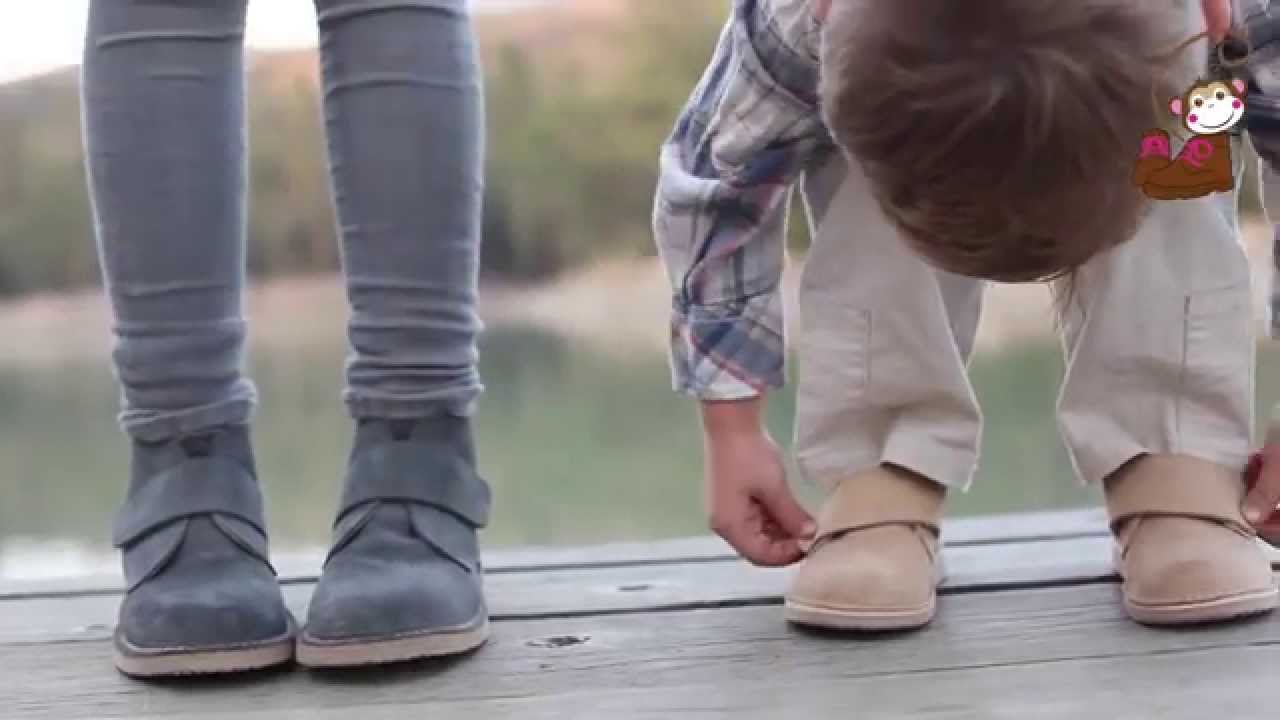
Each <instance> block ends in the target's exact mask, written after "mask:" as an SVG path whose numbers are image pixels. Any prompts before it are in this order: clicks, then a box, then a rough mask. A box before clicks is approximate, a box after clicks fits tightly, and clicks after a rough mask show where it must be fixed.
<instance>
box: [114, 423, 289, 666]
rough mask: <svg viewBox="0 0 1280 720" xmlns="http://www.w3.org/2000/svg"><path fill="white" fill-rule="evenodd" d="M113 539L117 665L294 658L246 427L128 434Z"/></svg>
mask: <svg viewBox="0 0 1280 720" xmlns="http://www.w3.org/2000/svg"><path fill="white" fill-rule="evenodd" d="M112 539H113V542H114V544H115V546H116V547H117V548H120V549H121V551H122V561H123V566H124V576H125V582H126V585H127V591H126V594H125V597H124V600H123V602H122V603H121V605H120V616H119V623H118V624H117V627H116V632H115V653H114V657H115V664H116V667H117V668H119V669H120V670H121V671H122V672H124V673H126V674H128V675H135V676H163V675H190V674H206V673H223V672H233V671H241V670H253V669H259V668H264V667H268V666H271V665H277V664H281V663H284V662H288V661H289V660H290V659H292V657H293V636H294V634H295V633H294V623H293V619H292V618H291V617H290V616H289V613H288V611H287V610H286V609H285V606H284V601H283V598H282V596H281V593H280V586H279V584H278V583H277V582H276V575H275V571H274V570H273V569H272V567H271V565H270V563H269V562H268V557H267V537H266V534H265V530H264V521H263V505H262V495H261V493H260V490H259V487H258V481H257V477H256V472H255V467H254V458H253V453H252V450H251V448H250V444H249V437H248V430H247V429H246V428H244V427H234V428H220V429H218V430H214V431H210V432H209V433H207V434H203V435H199V436H191V437H185V438H180V439H175V440H172V441H168V442H162V443H154V444H147V443H141V442H137V441H135V442H134V447H133V476H132V479H131V481H130V484H129V492H128V496H127V498H126V500H125V503H124V506H123V507H122V508H121V509H120V511H119V513H118V514H117V516H116V522H115V529H114V533H113V538H112Z"/></svg>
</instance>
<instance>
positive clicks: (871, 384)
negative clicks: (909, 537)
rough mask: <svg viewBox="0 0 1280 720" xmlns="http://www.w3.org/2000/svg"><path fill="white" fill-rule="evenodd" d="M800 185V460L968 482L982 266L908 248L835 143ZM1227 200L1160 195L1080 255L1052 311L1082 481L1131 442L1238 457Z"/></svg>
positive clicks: (1243, 425)
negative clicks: (963, 271)
mask: <svg viewBox="0 0 1280 720" xmlns="http://www.w3.org/2000/svg"><path fill="white" fill-rule="evenodd" d="M1234 150H1235V155H1236V162H1237V166H1241V165H1242V163H1240V161H1239V156H1240V152H1241V150H1240V145H1239V144H1238V143H1237V144H1236V145H1235V146H1234ZM1238 174H1239V173H1238ZM805 196H806V200H807V202H808V204H809V207H810V214H811V217H812V218H814V221H815V224H816V226H817V227H816V234H815V240H814V244H813V246H812V249H811V251H810V254H809V256H808V260H807V262H806V265H805V270H804V273H803V276H802V280H801V287H800V314H799V317H798V318H796V321H798V322H793V323H792V338H793V340H794V342H795V344H796V347H797V348H798V353H797V354H798V363H799V364H798V367H799V385H798V390H797V393H798V398H797V403H798V406H797V420H796V430H795V432H796V436H795V446H796V456H797V461H798V465H799V467H800V470H801V473H802V475H804V476H805V478H806V479H807V480H809V481H811V482H816V483H818V484H820V485H822V486H825V487H827V488H830V487H831V486H832V485H833V484H834V483H835V482H838V481H839V480H841V479H843V478H846V477H848V476H850V475H851V474H853V473H854V472H857V471H859V470H861V469H864V468H867V467H870V466H873V465H875V464H878V463H885V462H888V463H894V464H898V465H902V466H904V467H907V468H910V469H912V470H914V471H916V472H918V473H921V474H923V475H925V476H927V477H929V478H932V479H933V480H935V481H937V482H940V483H943V484H946V485H948V486H951V487H956V488H967V487H968V486H969V484H970V483H971V482H972V479H973V476H974V473H975V470H976V467H977V461H978V448H979V444H980V440H981V433H982V413H981V411H980V409H979V404H978V401H977V399H976V398H975V396H974V392H973V388H972V387H971V385H970V383H969V379H968V376H967V373H966V365H967V362H968V359H969V355H970V352H971V349H972V348H973V343H974V334H975V332H976V330H977V327H978V319H979V314H980V311H981V308H982V303H983V289H984V283H983V282H981V281H978V280H973V279H969V278H963V277H958V276H954V275H948V274H945V273H941V272H939V271H936V270H934V269H932V268H931V267H930V266H928V265H927V264H926V263H925V262H924V261H923V260H921V259H920V258H919V257H917V256H916V255H914V254H913V253H912V252H911V251H910V250H909V249H908V248H907V247H906V246H905V245H904V243H903V242H902V241H901V240H900V239H899V236H898V233H897V232H896V231H895V230H894V229H893V228H892V227H891V226H890V224H889V223H888V222H887V221H886V219H885V218H884V216H883V214H882V213H881V212H880V210H879V209H878V207H877V206H876V204H875V202H874V201H873V199H872V198H871V196H870V194H869V192H868V189H867V185H866V182H865V178H864V177H863V175H862V173H861V172H860V171H859V170H857V169H856V167H854V166H850V165H846V163H845V162H844V161H843V160H837V161H833V162H832V163H830V164H828V165H827V166H825V167H823V168H821V169H818V170H816V171H815V172H813V173H810V176H809V177H808V178H807V179H806V186H805ZM1236 203H1237V197H1236V196H1235V195H1232V194H1219V195H1215V196H1211V197H1208V198H1203V199H1198V200H1186V201H1173V202H1159V203H1154V206H1153V209H1152V211H1151V213H1150V215H1149V216H1148V217H1147V219H1146V220H1145V222H1144V224H1143V225H1142V226H1141V228H1140V230H1139V232H1138V233H1137V235H1136V236H1135V237H1134V238H1133V240H1131V241H1130V242H1128V243H1126V244H1125V245H1123V246H1121V247H1119V248H1118V249H1116V250H1114V251H1111V252H1109V253H1107V254H1105V255H1102V256H1100V257H1098V258H1096V259H1095V260H1093V261H1092V262H1091V263H1090V264H1089V265H1087V266H1086V267H1084V268H1083V269H1082V271H1081V272H1080V274H1079V278H1078V280H1077V287H1076V290H1075V294H1074V301H1073V302H1071V303H1070V305H1069V306H1068V307H1066V308H1065V309H1064V310H1063V312H1061V313H1060V315H1059V318H1058V325H1059V326H1060V328H1061V331H1062V344H1063V347H1064V350H1065V353H1066V358H1067V371H1066V376H1065V378H1064V381H1063V384H1062V388H1061V391H1060V397H1059V403H1058V416H1059V425H1060V428H1061V432H1062V437H1063V440H1064V442H1065V444H1066V447H1067V450H1068V452H1069V454H1070V457H1071V459H1072V462H1073V464H1074V466H1075V469H1076V471H1077V474H1078V476H1079V477H1080V479H1081V480H1082V481H1085V482H1097V481H1099V480H1101V479H1102V478H1105V477H1106V476H1108V475H1109V474H1111V473H1112V472H1114V471H1115V470H1116V469H1118V468H1119V467H1120V466H1121V465H1123V464H1124V463H1126V462H1127V461H1129V460H1130V459H1132V458H1133V457H1135V456H1137V455H1139V454H1142V453H1180V454H1187V455H1193V456H1197V457H1200V458H1203V459H1205V460H1209V461H1212V462H1217V463H1223V464H1227V465H1233V466H1237V465H1238V466H1241V467H1243V464H1244V462H1245V460H1246V459H1247V455H1248V452H1249V450H1250V443H1251V439H1252V432H1253V428H1252V424H1253V416H1254V411H1253V398H1254V353H1255V340H1254V324H1253V319H1252V317H1251V313H1252V305H1251V302H1250V275H1249V267H1248V260H1247V258H1246V255H1245V251H1244V248H1243V246H1242V243H1241V240H1240V235H1239V229H1238V226H1237V218H1236V209H1237V208H1236ZM1052 320H1053V319H1052V318H1048V317H1047V318H1046V324H1049V325H1051V324H1052ZM1045 451H1046V452H1048V451H1049V448H1045Z"/></svg>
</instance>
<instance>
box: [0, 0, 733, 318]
mask: <svg viewBox="0 0 1280 720" xmlns="http://www.w3.org/2000/svg"><path fill="white" fill-rule="evenodd" d="M575 4H576V5H577V6H579V7H581V8H587V9H592V12H586V11H585V10H584V11H583V12H581V13H579V12H578V11H577V10H574V9H573V8H574V7H575ZM606 5H607V6H609V7H611V8H612V10H611V11H610V12H607V13H603V15H602V14H601V12H600V11H599V8H600V7H604V6H606ZM727 7H728V3H727V0H715V1H713V2H708V1H706V0H703V1H702V2H697V3H674V2H648V1H646V0H579V1H578V2H577V3H573V2H570V3H566V4H565V6H563V7H560V8H555V9H551V10H530V11H525V12H522V13H517V14H511V15H480V16H478V19H477V22H478V28H479V34H480V41H481V46H482V50H483V53H484V62H485V71H486V104H487V110H488V126H489V127H488V145H487V157H488V167H487V185H488V191H487V196H486V201H485V217H484V231H485V234H484V244H483V265H484V268H485V270H486V271H487V272H488V273H491V274H493V275H497V276H501V277H504V278H510V279H517V280H537V279H544V278H547V277H549V276H551V275H553V274H555V273H557V272H559V271H561V270H564V269H567V268H570V267H572V266H575V265H578V264H580V263H584V262H588V261H590V260H592V259H595V258H598V257H600V256H603V255H617V254H619V253H625V254H650V253H652V238H651V235H650V231H649V217H650V212H651V206H652V195H653V187H654V183H655V182H656V179H657V161H658V150H659V145H660V143H661V142H662V140H663V138H664V137H665V136H666V134H667V133H668V132H669V131H670V129H671V126H672V124H673V122H674V119H675V115H676V113H677V112H678V110H679V108H680V106H681V104H682V103H683V102H684V101H685V99H686V98H687V97H688V95H689V93H690V91H691V90H692V88H693V85H694V83H695V82H696V81H697V79H698V77H699V75H700V73H701V71H702V69H703V68H704V67H705V65H706V62H707V60H708V58H709V56H710V53H711V50H712V48H713V45H714V43H715V40H716V37H717V34H718V33H719V29H720V27H721V25H722V24H723V21H724V17H725V13H726V9H727ZM578 14H581V15H583V16H584V17H583V20H582V23H581V26H580V27H579V26H576V25H577V23H575V21H574V18H575V17H576V16H577V15H578ZM588 15H589V16H590V17H586V16H588ZM316 73H317V70H316V64H315V57H314V53H313V52H310V51H307V52H287V53H266V54H255V55H254V56H252V58H251V63H250V71H249V78H248V83H249V92H250V101H249V108H250V109H249V113H250V117H249V122H250V142H251V148H252V155H251V167H250V175H251V187H252V199H251V203H250V208H251V210H250V213H251V216H250V224H249V263H250V272H251V274H252V275H253V276H255V277H257V278H263V277H269V276H274V275H281V274H286V273H293V272H317V271H321V272H323V271H330V270H334V269H336V268H337V267H338V261H339V255H338V250H337V245H336V241H335V236H334V219H333V211H332V209H331V204H330V198H329V187H328V176H327V170H326V165H325V162H326V160H325V156H324V145H323V126H322V119H321V116H320V114H319V109H318V103H319V97H318V88H317V75H316ZM78 80H79V74H78V71H75V70H68V71H64V72H58V73H53V74H49V75H44V76H39V77H35V78H31V79H28V80H24V81H20V82H16V83H11V84H8V85H2V86H0V296H13V295H17V294H21V293H26V292H35V291H52V290H64V289H72V288H79V287H86V286H92V285H96V284H97V283H98V281H99V269H98V264H97V258H96V254H95V250H94V240H93V234H92V220H91V215H90V208H89V199H88V195H87V191H86V186H85V177H84V158H83V152H82V146H81V135H80V107H79V94H78V93H79V90H78Z"/></svg>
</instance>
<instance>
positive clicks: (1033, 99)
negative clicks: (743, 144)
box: [822, 0, 1194, 282]
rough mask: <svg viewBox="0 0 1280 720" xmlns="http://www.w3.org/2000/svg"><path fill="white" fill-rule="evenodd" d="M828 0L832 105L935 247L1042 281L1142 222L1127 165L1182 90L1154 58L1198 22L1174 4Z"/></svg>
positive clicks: (827, 109) (844, 143)
mask: <svg viewBox="0 0 1280 720" xmlns="http://www.w3.org/2000/svg"><path fill="white" fill-rule="evenodd" d="M834 6H835V9H834V10H833V13H832V16H831V18H830V19H829V25H828V28H827V33H826V37H825V40H824V45H825V48H824V58H823V83H822V84H823V87H822V96H823V107H824V110H823V112H824V117H825V120H826V122H827V124H828V126H829V127H830V129H831V132H832V135H833V136H834V138H835V140H836V142H837V143H838V144H839V145H840V146H841V147H842V148H844V149H845V150H846V151H848V153H849V154H850V155H852V156H853V157H854V158H856V160H857V162H858V164H859V165H860V166H861V167H862V169H863V170H864V171H865V172H866V174H867V176H868V179H869V180H870V182H871V186H872V188H873V191H874V192H875V194H876V196H877V199H878V201H879V203H880V205H881V207H882V208H883V209H884V211H885V213H886V214H887V215H888V217H889V218H890V219H891V220H892V221H893V222H894V223H895V224H896V225H897V226H898V227H900V228H901V229H902V231H903V235H904V238H905V239H906V240H907V242H908V243H910V244H911V246H912V247H913V248H914V249H915V250H916V251H917V252H919V253H920V254H921V255H922V256H923V257H925V259H926V260H928V261H929V262H931V263H932V264H934V265H935V266H937V267H940V268H942V269H944V270H948V271H951V272H955V273H959V274H962V275H969V276H973V277H981V278H986V279H991V280H997V281H1004V282H1027V281H1039V280H1047V279H1052V278H1057V277H1061V276H1065V275H1069V274H1071V273H1072V272H1073V271H1074V270H1075V269H1076V268H1078V267H1079V266H1080V265H1082V264H1084V263H1085V262H1087V261H1088V260H1089V259H1090V258H1092V257H1093V256H1094V255H1096V254H1097V253H1099V252H1101V251H1104V250H1106V249H1108V248H1111V247H1113V246H1115V245H1117V244H1119V243H1121V242H1124V241H1125V240H1127V239H1128V238H1130V237H1132V236H1133V235H1134V233H1135V232H1136V229H1137V227H1138V224H1139V222H1140V220H1141V218H1142V216H1143V214H1144V210H1145V208H1146V202H1147V200H1146V198H1145V197H1144V196H1143V194H1142V193H1141V191H1140V190H1139V189H1138V188H1136V187H1134V186H1133V184H1132V182H1131V177H1132V173H1133V167H1134V162H1135V160H1136V158H1137V152H1138V149H1139V147H1140V145H1141V140H1142V136H1143V134H1144V132H1145V131H1147V130H1150V129H1151V128H1152V127H1157V126H1160V125H1161V124H1163V120H1164V119H1163V118H1162V117H1160V116H1159V115H1158V114H1157V112H1158V110H1157V108H1156V105H1157V104H1163V99H1164V98H1166V97H1170V96H1172V95H1174V94H1177V93H1178V92H1180V91H1181V90H1182V89H1183V88H1180V87H1177V85H1176V82H1177V81H1176V80H1175V81H1173V82H1172V83H1171V82H1170V81H1169V80H1168V79H1167V75H1170V74H1171V73H1169V72H1168V70H1169V61H1168V58H1167V57H1166V58H1165V60H1164V61H1163V62H1161V61H1160V60H1159V58H1160V56H1161V55H1162V54H1165V55H1166V56H1167V53H1168V50H1169V48H1170V45H1171V40H1172V44H1176V42H1177V39H1178V36H1177V33H1178V32H1181V31H1183V30H1185V29H1186V28H1187V27H1189V25H1187V24H1186V23H1182V22H1177V21H1175V22H1173V23H1171V19H1172V18H1171V15H1175V14H1177V13H1178V12H1179V10H1178V7H1179V3H1177V2H1174V0H966V1H965V2H939V1H938V0H893V1H892V2H849V0H842V1H840V2H836V3H834ZM1171 24H1172V25H1173V26H1176V28H1177V29H1173V28H1171ZM1192 72H1194V69H1193V70H1192ZM1153 93H1154V94H1155V97H1158V98H1160V100H1159V101H1156V102H1153Z"/></svg>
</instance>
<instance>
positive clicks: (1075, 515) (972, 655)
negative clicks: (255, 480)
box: [0, 511, 1280, 720]
mask: <svg viewBox="0 0 1280 720" xmlns="http://www.w3.org/2000/svg"><path fill="white" fill-rule="evenodd" d="M945 541H946V543H947V545H946V550H945V559H946V563H947V566H948V572H949V577H948V580H947V582H946V585H945V586H944V590H943V598H942V600H941V609H940V611H939V616H938V618H937V620H936V622H935V623H934V624H933V625H932V626H930V627H929V628H927V629H925V630H922V631H918V632H914V633H905V634H893V635H882V636H849V635H827V634H816V633H810V632H804V631H800V630H797V629H795V628H792V627H789V626H788V625H787V624H786V623H785V622H784V621H783V619H782V612H781V607H780V605H781V595H782V593H783V591H784V588H785V586H786V581H787V577H788V575H789V573H790V572H791V571H790V570H764V569H759V568H752V567H749V566H747V565H745V564H743V563H742V562H740V561H738V560H736V559H735V558H734V557H733V556H732V555H731V553H730V552H729V551H728V548H727V546H725V545H724V544H723V543H721V542H719V541H718V540H714V539H695V540H679V541H667V542H656V543H646V544H643V545H614V546H603V547H598V548H590V549H582V550H529V551H520V552H499V553H492V554H491V555H490V556H489V558H488V562H489V566H490V570H489V573H488V576H487V579H486V582H487V587H488V594H489V598H490V603H491V606H492V610H493V614H494V620H495V622H494V634H493V638H492V640H491V641H490V642H489V644H487V645H486V646H485V647H484V648H482V649H481V650H479V651H477V652H475V653H473V654H472V655H470V656H468V657H465V658H462V659H458V660H453V661H447V662H426V663H417V664H411V665H406V666H400V667H393V668H382V669H375V670H367V671H360V672H340V673H315V672H311V671H306V670H303V669H300V668H289V669H285V670H281V671H273V672H269V673H265V674H258V675H253V676H246V677H238V678H231V679H215V680H197V681H191V680H188V681H183V682H173V681H170V682H163V683H143V682H138V681H134V680H130V679H128V678H125V677H123V676H121V675H119V674H118V673H117V672H116V671H115V670H114V668H113V667H112V665H111V660H110V641H109V638H110V632H111V626H112V623H113V622H114V618H115V612H116V607H117V603H118V601H119V594H118V592H119V587H118V584H117V583H116V582H115V581H113V580H112V579H110V578H107V579H102V580H100V581H96V582H95V583H94V584H92V585H86V584H83V583H82V584H81V585H80V586H66V585H54V584H47V583H45V584H40V585H33V584H28V585H16V584H12V583H11V584H9V585H6V586H0V718H4V719H6V720H8V719H11V718H12V719H15V720H16V719H18V718H77V719H79V718H191V719H193V720H194V719H196V718H200V719H207V720H214V719H218V718H227V719H233V718H234V719H235V720H292V719H295V718H296V719H297V720H313V719H316V720H339V719H341V720H348V719H358V720H384V719H390V718H440V719H444V718H449V719H450V720H452V719H455V718H459V719H468V718H477V719H479V718H486V719H487V718H521V719H526V718H527V719H534V718H546V719H547V720H552V719H554V720H561V719H565V718H584V719H590V720H613V719H618V720H629V719H631V718H675V717H685V716H688V717H693V718H734V719H735V720H737V719H743V720H745V719H747V718H797V719H799V718H805V719H812V718H841V719H852V720H860V719H862V718H929V719H931V720H940V719H943V718H947V719H950V718H981V719H1003V718H1010V719H1014V718H1016V719H1018V720H1023V719H1026V718H1061V719H1063V720H1068V719H1070V720H1083V719H1085V718H1095V717H1096V718H1107V719H1116V718H1134V719H1135V720H1136V719H1141V720H1155V719H1169V720H1177V719H1182V718H1185V719H1187V720H1204V719H1205V718H1214V717H1220V718H1229V719H1230V720H1253V719H1257V720H1264V719H1276V718H1280V614H1274V615H1272V616H1270V617H1267V618H1262V619H1255V620H1251V621H1244V622H1239V623H1234V624H1230V625H1224V626H1218V627H1210V628H1202V629H1190V630H1186V629H1184V630H1167V629H1166V630H1157V629H1149V628H1143V627H1139V626H1137V625H1134V624H1133V623H1131V622H1130V621H1129V620H1128V619H1127V618H1126V617H1125V616H1124V615H1123V612H1122V610H1121V608H1120V606H1119V603H1118V586H1117V584H1116V578H1115V577H1114V574H1113V572H1112V567H1111V563H1110V542H1111V541H1110V537H1109V536H1108V535H1107V533H1106V528H1105V522H1104V518H1103V517H1102V515H1101V514H1100V513H1098V512H1094V511H1086V512H1072V513H1053V514H1043V515H1023V516H1016V517H1011V518H986V519H960V520H952V521H951V522H950V523H949V524H948V526H947V528H946V531H945ZM1273 560H1274V561H1275V562H1276V563H1277V566H1280V553H1277V554H1275V555H1274V556H1273ZM302 570H303V571H305V568H304V569H302ZM298 572H300V571H299V569H296V568H291V569H288V571H286V572H285V573H284V574H285V575H286V579H285V593H286V597H287V599H288V601H289V605H290V607H291V608H292V609H293V611H294V612H295V613H296V614H297V616H298V617H304V616H305V608H306V602H307V597H308V593H309V591H310V589H311V583H312V581H313V579H314V578H313V577H309V576H307V574H306V573H305V572H302V574H301V575H297V574H296V573H298Z"/></svg>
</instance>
